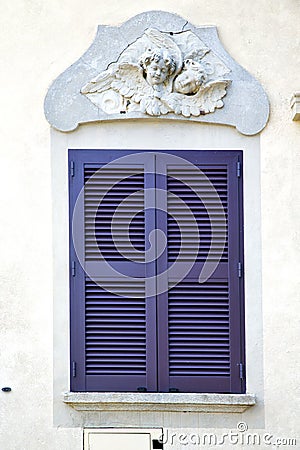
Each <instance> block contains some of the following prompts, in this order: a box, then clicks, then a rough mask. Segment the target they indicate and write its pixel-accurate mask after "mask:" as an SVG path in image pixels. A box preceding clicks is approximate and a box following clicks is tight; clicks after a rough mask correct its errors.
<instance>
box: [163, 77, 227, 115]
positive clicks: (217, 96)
mask: <svg viewBox="0 0 300 450" xmlns="http://www.w3.org/2000/svg"><path fill="white" fill-rule="evenodd" d="M229 84H230V80H218V81H210V82H209V83H207V84H206V85H205V86H203V87H201V88H200V89H199V91H198V92H197V93H196V94H194V95H184V94H171V95H170V96H169V101H168V103H169V104H170V106H171V107H172V109H173V110H174V112H175V114H182V115H183V116H185V117H190V116H195V117H198V116H200V115H202V114H208V113H211V112H214V111H215V109H216V108H222V106H223V102H222V100H221V99H222V98H223V97H224V96H225V95H226V87H227V86H228V85H229Z"/></svg>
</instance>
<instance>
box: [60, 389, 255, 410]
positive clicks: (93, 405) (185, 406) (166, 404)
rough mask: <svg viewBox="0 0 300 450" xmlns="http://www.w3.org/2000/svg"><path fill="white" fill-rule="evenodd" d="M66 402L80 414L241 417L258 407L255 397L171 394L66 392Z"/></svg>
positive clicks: (250, 395) (245, 395)
mask: <svg viewBox="0 0 300 450" xmlns="http://www.w3.org/2000/svg"><path fill="white" fill-rule="evenodd" d="M63 401H64V402H65V403H66V404H68V405H70V406H72V407H73V408H75V409H76V410H78V411H139V412H141V411H165V412H169V411H173V412H204V413H241V412H244V411H245V410H246V409H248V408H250V407H251V406H253V405H255V403H256V401H255V396H254V395H253V394H181V393H180V394H175V393H174V394H173V393H172V394H169V393H160V394H157V393H127V392H126V393H123V392H121V393H119V392H103V393H101V392H66V393H65V394H64V396H63Z"/></svg>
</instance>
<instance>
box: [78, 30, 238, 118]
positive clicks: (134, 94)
mask: <svg viewBox="0 0 300 450" xmlns="http://www.w3.org/2000/svg"><path fill="white" fill-rule="evenodd" d="M229 72H230V70H229V69H228V67H226V65H225V64H224V63H223V62H222V61H221V60H220V59H219V58H218V57H217V56H216V55H215V54H214V53H213V52H212V51H211V50H210V49H209V48H208V47H207V46H205V45H204V43H203V42H202V41H201V40H200V39H199V37H198V36H196V35H195V34H194V33H192V32H191V31H184V32H181V33H174V34H173V33H166V32H160V31H159V30H157V29H155V28H149V29H147V30H146V31H145V33H144V34H143V36H142V37H140V38H138V39H137V40H136V41H135V42H134V43H132V44H131V45H129V47H128V48H126V49H125V50H124V51H123V52H122V53H121V55H120V57H119V58H118V61H117V62H114V63H111V64H110V65H109V67H108V68H107V70H105V71H103V72H101V73H99V74H98V75H97V76H96V77H95V78H93V79H92V80H90V81H89V82H88V83H87V84H85V85H84V86H83V87H82V88H81V93H82V94H83V95H85V96H86V97H87V98H88V99H89V100H90V101H91V102H92V103H93V104H95V105H96V106H97V107H99V108H101V109H102V110H103V111H104V112H105V113H106V114H115V113H119V112H131V111H138V112H142V113H145V114H148V115H150V116H160V115H165V114H168V113H173V114H176V115H182V116H184V117H191V116H195V117H198V116H200V115H204V114H207V113H213V112H214V111H215V109H216V108H222V107H223V101H222V98H223V97H224V96H225V95H226V88H227V87H228V85H229V84H230V80H229V79H228V78H226V75H227V74H228V73H229Z"/></svg>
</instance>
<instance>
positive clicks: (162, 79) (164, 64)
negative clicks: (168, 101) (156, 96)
mask: <svg viewBox="0 0 300 450" xmlns="http://www.w3.org/2000/svg"><path fill="white" fill-rule="evenodd" d="M140 65H141V67H142V69H143V71H144V75H145V78H146V81H147V82H148V83H149V84H150V85H151V86H158V85H161V84H165V83H166V81H167V80H168V78H169V77H170V76H171V75H173V73H174V72H175V69H176V63H175V61H174V59H173V58H172V56H171V55H170V53H169V52H168V51H167V50H166V49H163V48H155V49H154V50H152V49H148V50H147V51H146V52H145V53H143V55H142V56H141V57H140Z"/></svg>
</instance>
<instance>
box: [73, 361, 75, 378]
mask: <svg viewBox="0 0 300 450" xmlns="http://www.w3.org/2000/svg"><path fill="white" fill-rule="evenodd" d="M72 377H73V378H75V377H76V362H75V361H72Z"/></svg>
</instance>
